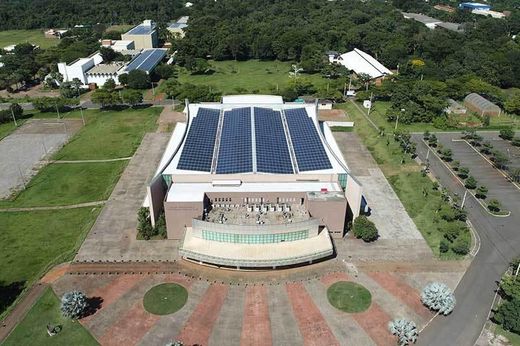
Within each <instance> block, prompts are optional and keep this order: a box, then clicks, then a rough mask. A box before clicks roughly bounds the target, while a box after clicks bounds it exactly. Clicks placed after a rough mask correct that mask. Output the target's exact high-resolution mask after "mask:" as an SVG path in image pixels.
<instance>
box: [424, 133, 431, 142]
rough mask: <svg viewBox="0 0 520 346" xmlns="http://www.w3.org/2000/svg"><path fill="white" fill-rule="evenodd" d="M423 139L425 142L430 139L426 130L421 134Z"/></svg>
mask: <svg viewBox="0 0 520 346" xmlns="http://www.w3.org/2000/svg"><path fill="white" fill-rule="evenodd" d="M423 139H424V140H425V141H427V140H429V139H430V131H428V130H426V131H424V133H423Z"/></svg>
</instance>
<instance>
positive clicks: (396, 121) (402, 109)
mask: <svg viewBox="0 0 520 346" xmlns="http://www.w3.org/2000/svg"><path fill="white" fill-rule="evenodd" d="M404 112H405V109H404V108H401V113H404ZM397 124H399V113H397V119H395V128H394V130H395V131H397Z"/></svg>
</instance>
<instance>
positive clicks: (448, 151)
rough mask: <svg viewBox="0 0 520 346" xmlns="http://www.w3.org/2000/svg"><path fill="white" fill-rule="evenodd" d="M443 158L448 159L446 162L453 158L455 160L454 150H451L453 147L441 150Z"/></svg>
mask: <svg viewBox="0 0 520 346" xmlns="http://www.w3.org/2000/svg"><path fill="white" fill-rule="evenodd" d="M440 154H441V158H442V159H443V160H444V161H446V162H450V161H451V160H453V152H452V151H451V149H444V150H442V151H441V153H440Z"/></svg>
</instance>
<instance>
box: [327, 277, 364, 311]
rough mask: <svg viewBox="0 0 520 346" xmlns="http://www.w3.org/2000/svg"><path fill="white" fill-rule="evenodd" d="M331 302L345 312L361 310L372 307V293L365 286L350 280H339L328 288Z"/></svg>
mask: <svg viewBox="0 0 520 346" xmlns="http://www.w3.org/2000/svg"><path fill="white" fill-rule="evenodd" d="M327 298H328V299H329V303H330V304H331V305H332V306H334V307H335V308H336V309H338V310H341V311H344V312H350V313H352V312H361V311H365V310H366V309H368V308H369V307H370V304H371V303H372V295H371V294H370V292H369V291H368V290H367V289H366V288H365V287H363V286H361V285H359V284H357V283H355V282H350V281H339V282H336V283H334V284H332V285H331V286H330V287H329V288H328V290H327Z"/></svg>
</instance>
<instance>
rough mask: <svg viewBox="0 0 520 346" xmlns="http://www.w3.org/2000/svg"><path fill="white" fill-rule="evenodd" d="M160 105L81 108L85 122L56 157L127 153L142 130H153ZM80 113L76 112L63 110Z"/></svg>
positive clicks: (111, 156) (94, 157)
mask: <svg viewBox="0 0 520 346" xmlns="http://www.w3.org/2000/svg"><path fill="white" fill-rule="evenodd" d="M161 111H162V108H160V107H150V108H145V109H127V110H123V111H99V110H88V111H84V112H83V113H84V115H85V118H86V120H87V126H85V127H84V128H82V129H81V130H80V131H79V132H78V133H77V134H76V136H75V137H74V138H72V140H71V141H70V142H69V143H68V144H67V145H66V146H65V147H64V148H63V149H62V150H60V151H59V152H58V153H56V154H55V155H54V159H56V160H100V159H115V158H120V157H128V156H131V155H132V154H133V153H134V152H135V150H136V149H137V147H138V146H139V144H140V143H141V139H142V138H143V136H144V134H145V133H146V132H153V131H154V129H155V127H156V124H155V122H156V120H157V117H158V116H159V114H160V113H161ZM65 117H66V118H68V117H80V113H79V112H77V111H76V112H70V113H66V115H65Z"/></svg>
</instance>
